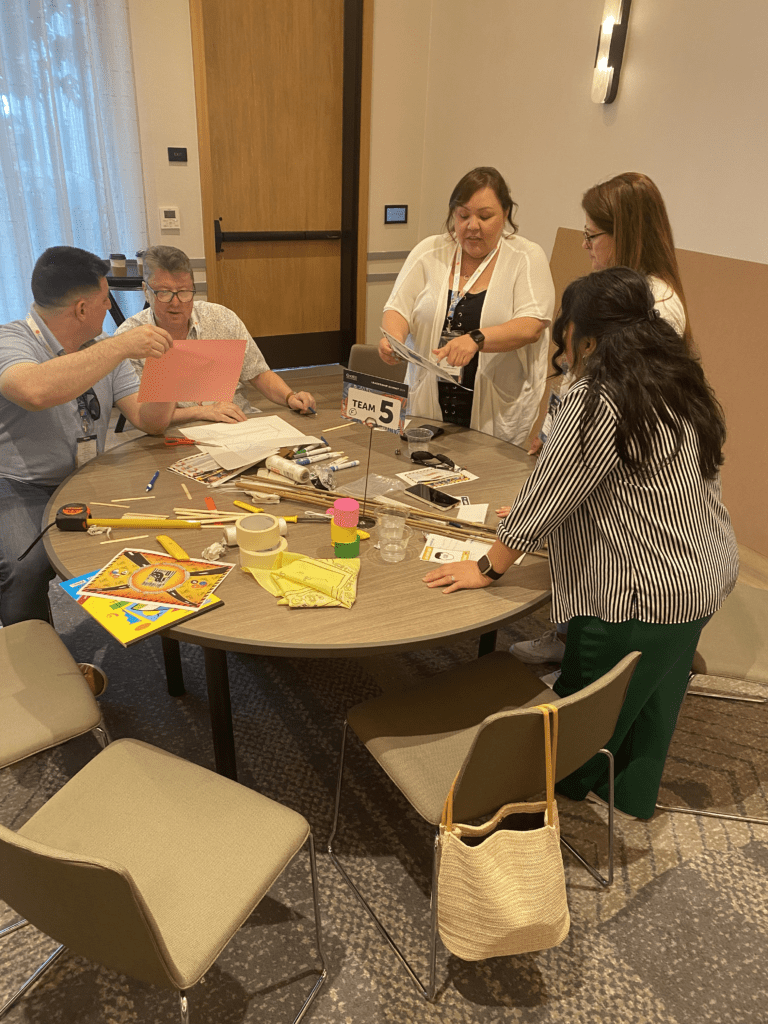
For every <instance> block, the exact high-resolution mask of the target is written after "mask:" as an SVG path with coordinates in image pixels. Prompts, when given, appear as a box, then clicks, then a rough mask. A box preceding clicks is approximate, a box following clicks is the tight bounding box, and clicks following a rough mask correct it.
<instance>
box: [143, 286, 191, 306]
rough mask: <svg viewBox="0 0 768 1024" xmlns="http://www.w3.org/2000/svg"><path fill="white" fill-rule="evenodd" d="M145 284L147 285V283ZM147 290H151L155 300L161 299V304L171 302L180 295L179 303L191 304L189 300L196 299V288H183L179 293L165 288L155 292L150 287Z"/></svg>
mask: <svg viewBox="0 0 768 1024" xmlns="http://www.w3.org/2000/svg"><path fill="white" fill-rule="evenodd" d="M144 283H145V284H146V282H144ZM147 288H149V290H150V291H151V292H152V294H153V295H154V296H155V298H156V299H159V300H160V302H171V301H172V300H173V296H174V295H178V297H179V302H189V300H190V299H192V298H194V295H195V289H194V288H182V289H181V291H178V292H171V291H167V290H166V289H165V288H161V289H160V290H159V291H155V289H154V288H150V287H149V285H147Z"/></svg>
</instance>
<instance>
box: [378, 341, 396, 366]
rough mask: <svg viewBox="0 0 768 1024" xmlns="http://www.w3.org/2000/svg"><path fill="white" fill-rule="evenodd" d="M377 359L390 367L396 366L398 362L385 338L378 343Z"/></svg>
mask: <svg viewBox="0 0 768 1024" xmlns="http://www.w3.org/2000/svg"><path fill="white" fill-rule="evenodd" d="M379 358H380V359H381V360H382V362H385V363H388V364H389V365H390V366H397V364H398V363H399V362H400V360H399V359H398V358H397V356H396V355H395V353H394V352H393V351H392V346H391V345H390V344H389V342H388V341H387V339H386V338H382V339H381V341H380V342H379Z"/></svg>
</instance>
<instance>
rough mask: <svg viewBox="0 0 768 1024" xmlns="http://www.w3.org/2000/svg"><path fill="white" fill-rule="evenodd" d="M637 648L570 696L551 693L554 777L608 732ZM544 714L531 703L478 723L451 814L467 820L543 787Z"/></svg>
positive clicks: (600, 742)
mask: <svg viewBox="0 0 768 1024" xmlns="http://www.w3.org/2000/svg"><path fill="white" fill-rule="evenodd" d="M639 660H640V654H639V652H637V651H635V652H634V653H632V654H628V655H627V656H626V657H625V658H622V660H621V661H620V662H619V663H618V665H616V666H615V667H614V668H612V669H611V671H610V672H606V674H605V675H604V676H601V678H600V679H598V680H596V681H595V682H594V683H591V684H590V685H589V686H585V687H584V689H583V690H579V692H578V693H574V694H572V695H571V696H570V697H556V696H555V695H554V694H553V695H552V701H551V703H552V704H554V705H555V706H556V707H557V709H558V719H559V737H558V746H557V764H556V770H555V781H557V780H558V779H562V778H564V776H566V775H570V773H571V772H572V771H575V770H576V769H577V768H579V767H581V765H583V764H584V763H585V762H586V761H588V760H589V759H590V757H592V756H593V755H594V754H596V753H597V751H598V750H600V749H601V747H604V746H605V744H606V743H607V742H608V740H609V739H610V738H611V736H612V735H613V730H614V729H615V728H616V720H617V719H618V717H619V712H620V711H621V707H622V704H623V703H624V697H625V695H626V692H627V687H628V686H629V681H630V679H631V678H632V673H633V672H634V670H635V666H636V665H637V663H638V661H639ZM543 723H544V717H543V715H542V714H541V712H540V711H537V710H536V709H535V708H521V709H517V710H512V711H500V712H498V713H497V714H494V715H489V716H488V718H486V719H485V721H484V722H483V724H482V726H481V728H480V730H479V732H478V734H477V736H476V737H475V740H474V743H473V744H472V747H471V748H470V751H469V753H468V754H467V756H466V758H465V760H464V764H463V766H462V769H461V774H460V777H459V782H458V784H457V786H456V792H455V798H454V818H455V819H456V820H458V821H466V820H468V819H469V820H471V819H472V818H477V817H480V816H481V815H486V814H490V813H493V812H494V811H496V810H498V808H499V807H501V806H502V805H503V804H506V803H514V802H515V801H519V800H527V799H530V798H531V797H532V796H534V795H535V794H537V793H541V792H543V790H544V787H545V769H544V724H543Z"/></svg>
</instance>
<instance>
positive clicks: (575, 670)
mask: <svg viewBox="0 0 768 1024" xmlns="http://www.w3.org/2000/svg"><path fill="white" fill-rule="evenodd" d="M654 306H655V299H654V296H653V295H652V294H651V291H650V289H649V287H648V284H647V278H646V277H645V276H644V275H641V274H638V273H637V272H636V271H634V270H628V269H626V268H625V267H612V268H610V269H608V270H603V271H599V272H597V273H594V274H590V275H588V276H587V277H582V278H579V279H578V280H577V281H573V282H572V283H571V284H569V285H568V287H567V288H566V290H565V293H564V295H563V303H562V309H561V311H560V314H559V315H558V317H557V320H556V321H555V325H554V328H553V336H554V339H555V344H556V346H557V354H556V356H555V359H556V360H558V361H559V359H560V357H562V356H563V355H564V356H565V359H566V360H567V362H568V365H569V367H570V368H571V372H572V374H573V377H574V384H573V385H572V387H571V388H570V390H569V391H568V393H567V395H566V396H565V398H564V399H563V403H562V406H561V408H560V410H559V412H558V414H557V416H556V417H555V421H554V424H553V427H552V433H551V434H550V436H549V438H548V439H547V442H546V443H545V445H544V448H543V450H542V453H541V456H540V458H539V461H538V463H537V465H536V468H535V469H534V471H533V473H532V474H531V476H530V478H529V479H528V481H527V483H526V484H525V486H524V487H523V489H522V491H521V492H520V494H519V496H518V498H517V500H516V501H515V503H514V505H513V506H512V509H511V511H510V512H509V514H508V515H507V516H506V518H505V519H504V521H503V522H502V523H501V524H500V525H499V529H498V539H497V540H496V541H495V542H494V544H493V547H492V548H491V549H490V551H489V552H488V555H487V556H483V557H482V558H481V559H480V560H479V561H478V562H461V563H454V564H452V565H450V566H448V567H446V568H444V569H440V568H437V569H434V570H433V571H432V572H430V573H428V574H427V576H425V577H424V579H425V580H426V582H427V583H428V585H429V586H430V587H443V588H445V590H444V593H447V594H450V593H453V592H454V591H457V590H463V589H477V588H480V587H486V586H489V585H491V583H492V581H493V580H496V579H498V578H499V577H500V576H501V575H502V574H503V573H504V572H506V571H507V570H510V572H511V573H512V574H514V572H515V570H514V568H512V566H513V563H514V561H515V559H516V558H518V557H519V555H520V554H521V553H522V552H523V551H527V552H531V551H537V550H539V549H540V548H541V546H542V545H543V544H544V543H545V542H546V543H547V544H548V547H549V553H550V559H551V567H552V595H553V596H552V607H553V613H554V615H555V616H556V617H557V618H558V619H561V620H565V619H570V627H569V630H568V639H567V644H566V647H565V652H564V657H563V661H562V675H561V676H560V679H559V680H558V681H557V682H556V683H555V686H554V689H555V693H556V694H558V695H559V696H567V695H569V694H572V693H575V692H576V691H578V690H581V689H583V688H584V687H585V686H587V685H589V683H591V682H593V681H594V680H595V679H598V678H599V677H600V676H601V675H603V674H604V673H605V672H607V671H608V670H609V669H610V668H612V667H613V666H614V665H615V664H616V663H617V662H618V661H620V660H621V658H623V657H624V656H625V655H626V654H629V653H630V652H632V651H640V652H642V658H641V659H640V662H639V664H638V666H637V668H636V670H635V673H634V676H633V677H632V680H631V682H630V684H629V688H628V690H627V695H626V699H625V701H624V705H623V707H622V710H621V713H620V715H619V719H618V722H617V725H616V730H615V732H614V734H613V736H612V737H611V740H610V741H609V743H608V744H607V746H608V749H610V750H611V751H612V753H613V754H614V756H615V759H616V790H615V802H616V806H617V807H618V808H619V809H620V810H621V811H623V812H625V813H626V814H629V815H633V816H636V817H639V818H650V817H651V815H652V814H653V812H654V809H655V805H656V798H657V794H658V789H659V785H660V782H661V775H662V771H663V769H664V762H665V759H666V756H667V750H668V747H669V743H670V741H671V739H672V734H673V732H674V729H675V723H676V721H677V715H678V712H679V709H680V704H681V702H682V700H683V696H684V694H685V690H686V687H687V685H688V673H689V670H690V667H691V662H692V660H693V655H694V652H695V650H696V644H697V642H698V638H699V633H700V631H701V628H702V626H703V625H704V624H705V623H706V621H707V619H708V618H709V616H711V615H712V614H713V613H714V612H716V611H717V609H718V608H719V607H720V605H721V604H722V602H723V601H724V600H725V598H726V596H727V595H728V594H729V593H730V591H731V590H732V589H733V587H734V585H735V582H736V576H737V573H738V551H737V547H736V540H735V537H734V535H733V530H732V528H731V523H730V520H729V518H728V513H727V511H726V509H725V508H724V506H723V504H722V501H721V497H720V477H719V467H720V465H721V463H722V461H723V458H722V448H723V442H724V440H725V424H724V421H723V414H722V410H721V408H720V406H719V404H718V402H717V399H716V398H715V396H714V394H713V393H712V390H711V388H710V386H709V384H708V383H707V381H706V378H705V377H704V373H703V371H702V369H701V364H700V363H699V361H698V359H696V358H695V357H694V356H693V355H691V353H690V350H689V348H688V346H687V345H686V344H685V342H684V341H683V340H682V338H681V337H680V336H679V335H678V334H677V333H676V332H675V330H674V329H673V328H672V327H671V326H670V325H669V323H668V322H667V321H666V320H664V319H663V318H661V317H660V316H658V315H657V310H656V309H655V308H654ZM607 772H608V770H607V767H606V766H605V763H604V762H603V760H602V758H601V757H599V756H596V757H595V758H593V759H592V760H590V761H589V762H587V764H586V765H584V766H583V767H582V768H580V769H579V770H578V771H576V772H574V773H573V774H572V775H570V776H568V777H567V778H566V779H563V780H562V781H561V782H560V783H559V789H560V791H561V792H563V793H565V794H566V795H567V796H569V797H571V798H573V799H575V800H583V799H584V798H585V797H588V796H589V795H590V793H591V794H592V795H596V796H597V797H598V798H601V799H602V800H605V798H606V797H607V795H608V774H607Z"/></svg>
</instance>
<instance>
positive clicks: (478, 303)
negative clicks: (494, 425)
mask: <svg viewBox="0 0 768 1024" xmlns="http://www.w3.org/2000/svg"><path fill="white" fill-rule="evenodd" d="M485 295H486V293H485V291H482V292H467V294H466V295H463V296H462V297H461V298H460V299H459V301H458V303H457V304H456V309H455V311H454V314H453V320H452V321H451V322H449V320H448V315H447V314H448V309H450V306H451V293H450V291H449V292H448V305H447V307H446V317H445V322H444V324H443V337H445V332H446V331H449V330H450V331H452V333H453V335H454V336H456V332H457V331H458V333H459V334H468V333H469V332H470V331H476V330H478V329H479V327H480V315H481V313H482V311H483V302H484V301H485ZM443 344H444V342H443V341H442V339H441V342H440V345H439V347H440V348H442V347H443ZM477 363H478V353H475V355H474V356H473V357H472V359H471V360H470V361H469V362H468V363H467V365H466V366H465V367H464V374H463V376H462V381H461V382H462V384H463V385H464V387H466V388H470V389H471V390H470V391H464V390H463V389H462V388H460V387H457V386H456V385H455V384H449V383H448V382H447V381H442V380H439V381H438V382H437V393H438V398H439V401H440V409H441V411H442V414H443V420H444V421H445V422H446V423H456V424H458V426H460V427H468V426H469V421H470V419H471V418H472V399H473V398H474V388H475V375H476V374H477Z"/></svg>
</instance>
